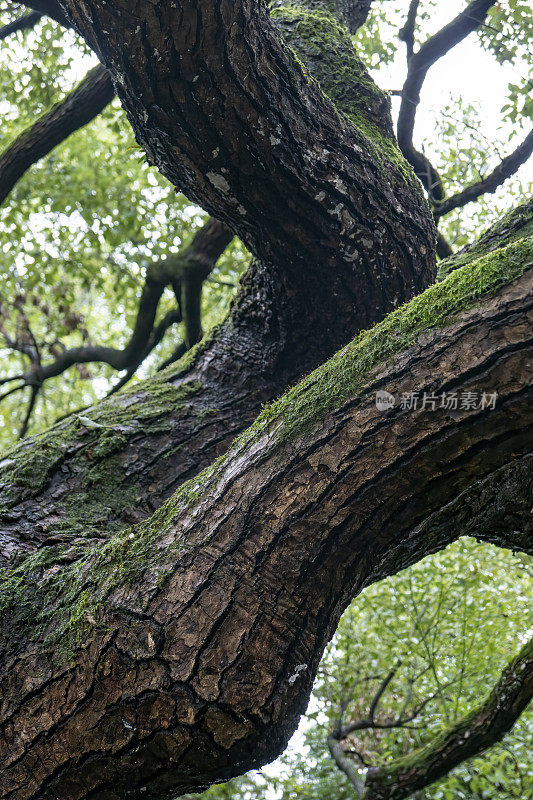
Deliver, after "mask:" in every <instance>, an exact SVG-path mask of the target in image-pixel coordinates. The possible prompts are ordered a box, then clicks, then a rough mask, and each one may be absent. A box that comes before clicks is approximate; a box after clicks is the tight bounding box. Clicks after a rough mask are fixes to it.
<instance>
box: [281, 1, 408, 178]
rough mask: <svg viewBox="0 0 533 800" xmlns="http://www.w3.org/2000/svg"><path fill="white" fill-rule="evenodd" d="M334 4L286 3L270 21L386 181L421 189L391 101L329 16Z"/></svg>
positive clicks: (340, 26)
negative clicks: (394, 119)
mask: <svg viewBox="0 0 533 800" xmlns="http://www.w3.org/2000/svg"><path fill="white" fill-rule="evenodd" d="M307 5H308V4H306V6H307ZM330 5H334V4H328V3H315V6H316V8H312V9H309V8H307V7H303V6H301V5H298V4H297V3H295V4H289V5H283V6H282V7H277V8H273V9H272V11H271V17H272V19H273V20H274V22H275V24H276V26H277V27H278V29H279V30H280V32H281V33H282V35H283V37H284V39H285V41H286V42H287V44H289V45H290V46H291V48H292V49H293V51H294V52H295V53H296V55H297V57H298V58H299V59H301V60H302V61H303V62H304V64H305V65H306V67H307V69H308V70H309V71H310V73H311V75H312V76H313V78H315V79H316V81H317V83H318V85H319V87H320V89H321V90H322V91H323V92H324V93H325V94H326V96H327V97H328V98H329V99H330V100H331V101H332V102H333V103H334V105H335V108H336V109H337V111H338V112H339V113H340V114H341V115H344V116H345V117H347V118H348V119H349V121H350V122H351V123H352V125H353V126H354V128H355V130H356V131H357V132H358V134H359V137H360V146H361V149H362V150H363V151H364V152H366V153H368V154H369V156H370V157H371V159H372V161H373V162H374V163H375V164H376V165H378V168H380V169H381V171H382V172H383V173H384V174H385V173H386V175H387V180H388V181H389V182H391V180H393V177H394V175H395V174H396V175H399V176H400V177H401V179H402V180H403V181H405V182H407V183H408V184H409V185H411V186H413V187H415V188H416V189H417V190H419V184H418V182H417V181H416V178H415V176H414V173H413V171H412V169H411V167H410V166H409V164H408V163H407V162H406V161H405V159H404V157H403V155H402V154H401V152H400V150H399V148H398V146H397V143H396V139H395V137H394V134H393V128H392V120H391V115H390V100H389V97H388V96H387V95H386V93H385V92H382V91H381V89H379V88H378V87H377V86H376V84H375V83H374V81H373V80H372V78H371V77H370V76H369V74H368V72H367V70H366V68H365V66H364V64H363V62H362V61H361V59H360V58H359V57H358V55H357V53H356V51H355V49H354V47H353V44H352V40H351V38H350V34H349V32H348V30H347V28H346V27H345V26H344V24H343V23H342V22H341V21H340V20H339V19H338V18H336V16H335V14H334V13H330ZM391 166H392V167H393V168H394V172H393V174H391Z"/></svg>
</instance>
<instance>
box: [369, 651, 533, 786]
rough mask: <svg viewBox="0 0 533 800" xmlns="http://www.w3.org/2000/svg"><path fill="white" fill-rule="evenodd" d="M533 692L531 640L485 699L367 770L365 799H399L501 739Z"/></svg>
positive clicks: (445, 773) (532, 695) (508, 666)
mask: <svg viewBox="0 0 533 800" xmlns="http://www.w3.org/2000/svg"><path fill="white" fill-rule="evenodd" d="M532 697H533V640H530V641H529V642H527V643H526V644H525V645H524V646H523V647H522V649H521V651H520V653H519V654H518V655H517V656H516V657H515V658H514V659H513V660H512V661H511V662H510V663H509V664H508V665H507V666H506V667H505V669H504V670H503V672H502V674H501V677H500V679H499V681H498V683H497V684H496V686H495V687H494V689H493V690H492V692H491V693H490V695H489V697H488V698H487V700H486V701H485V702H484V703H482V704H481V705H480V706H478V708H476V709H474V710H473V711H471V712H470V713H468V714H467V715H466V716H464V717H463V718H461V719H460V720H458V721H457V722H455V723H454V724H453V725H452V726H451V727H450V728H449V729H448V730H446V731H443V732H442V733H441V734H439V735H438V736H437V737H436V738H435V739H434V740H433V741H431V742H429V744H427V745H426V746H425V747H423V748H422V749H420V750H417V751H415V752H414V753H411V754H409V755H408V756H406V757H404V758H401V759H398V760H397V761H393V762H392V764H388V765H385V766H382V767H371V768H370V769H369V770H368V771H367V774H366V781H365V793H364V798H365V800H401V799H402V798H405V797H408V796H410V795H411V794H412V793H413V792H415V791H416V790H418V789H422V788H424V787H425V786H428V785H429V784H431V783H434V782H435V781H436V780H438V779H439V778H441V777H443V775H447V774H448V773H449V772H450V771H451V770H452V769H453V768H454V767H456V766H457V765H458V764H461V763H462V762H463V761H466V759H468V758H472V757H473V756H475V755H477V754H478V753H481V752H482V751H483V750H486V749H487V748H488V747H491V746H492V745H493V744H495V743H496V742H498V741H500V739H502V738H503V736H504V735H505V734H506V733H507V732H508V731H509V730H511V728H512V726H513V725H514V723H515V722H516V721H517V719H518V718H519V716H520V714H521V713H522V711H523V710H524V709H525V708H526V706H527V705H528V703H529V702H530V700H531V698H532Z"/></svg>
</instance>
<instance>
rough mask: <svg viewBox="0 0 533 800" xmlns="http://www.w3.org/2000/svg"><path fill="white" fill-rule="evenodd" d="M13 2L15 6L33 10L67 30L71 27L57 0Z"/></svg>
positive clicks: (17, 0)
mask: <svg viewBox="0 0 533 800" xmlns="http://www.w3.org/2000/svg"><path fill="white" fill-rule="evenodd" d="M12 2H14V3H15V5H18V6H26V8H31V9H33V11H36V12H38V13H39V14H41V15H45V16H47V17H50V18H51V19H54V20H55V21H56V22H59V24H60V25H63V27H65V28H70V27H71V25H70V22H69V21H68V19H67V17H66V16H65V13H64V11H63V9H62V8H61V6H60V5H59V3H58V2H56V0H12Z"/></svg>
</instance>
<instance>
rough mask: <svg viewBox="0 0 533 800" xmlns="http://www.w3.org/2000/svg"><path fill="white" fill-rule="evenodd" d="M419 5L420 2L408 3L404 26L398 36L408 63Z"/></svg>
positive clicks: (411, 51) (412, 48) (411, 53)
mask: <svg viewBox="0 0 533 800" xmlns="http://www.w3.org/2000/svg"><path fill="white" fill-rule="evenodd" d="M419 5H420V0H411V2H410V3H409V10H408V12H407V18H406V20H405V25H404V26H403V28H402V29H401V31H400V32H399V34H398V38H399V39H400V41H401V42H404V43H405V49H406V55H407V62H408V63H409V60H410V59H411V56H412V55H413V52H414V48H415V27H416V16H417V14H418V6H419Z"/></svg>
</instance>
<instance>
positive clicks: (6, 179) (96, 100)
mask: <svg viewBox="0 0 533 800" xmlns="http://www.w3.org/2000/svg"><path fill="white" fill-rule="evenodd" d="M114 93H115V91H114V89H113V85H112V83H111V78H110V76H109V73H108V72H107V70H106V69H105V67H102V66H101V65H98V66H96V67H93V69H91V70H89V72H88V73H87V75H86V76H85V78H84V79H83V80H82V81H81V83H80V84H79V85H78V86H77V87H76V88H75V89H74V90H73V91H72V92H70V94H68V95H67V97H65V99H64V100H61V101H60V102H59V103H57V104H56V105H55V106H54V107H53V108H52V109H51V110H50V111H48V112H47V113H46V114H44V115H43V116H42V117H41V118H40V119H39V120H37V122H35V123H34V124H33V125H32V126H30V127H29V128H28V129H27V130H25V131H24V132H23V133H22V134H21V135H20V136H19V137H18V138H17V139H15V141H14V142H13V144H12V145H11V146H10V147H8V149H7V150H6V151H5V152H4V153H3V155H2V156H1V157H0V203H3V202H4V200H5V199H6V197H7V196H8V194H9V193H10V192H11V190H12V189H13V187H14V186H15V184H16V183H17V181H18V180H20V178H21V177H22V176H23V175H24V173H25V172H26V170H27V169H29V168H30V167H31V166H32V165H33V164H35V163H36V162H37V161H39V160H40V159H41V158H44V156H46V155H48V153H50V152H51V151H52V150H53V149H54V147H57V145H58V144H60V143H61V142H63V141H64V140H65V139H66V138H67V137H68V136H70V135H71V134H72V133H74V131H77V130H79V128H82V127H83V126H84V125H87V123H89V122H91V120H93V119H94V118H95V117H96V116H98V114H100V112H101V111H103V109H104V108H105V107H106V106H107V105H108V104H109V103H110V102H111V100H112V99H113V96H114Z"/></svg>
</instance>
